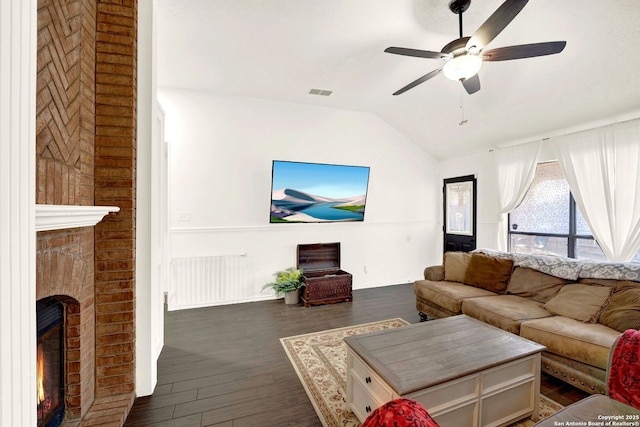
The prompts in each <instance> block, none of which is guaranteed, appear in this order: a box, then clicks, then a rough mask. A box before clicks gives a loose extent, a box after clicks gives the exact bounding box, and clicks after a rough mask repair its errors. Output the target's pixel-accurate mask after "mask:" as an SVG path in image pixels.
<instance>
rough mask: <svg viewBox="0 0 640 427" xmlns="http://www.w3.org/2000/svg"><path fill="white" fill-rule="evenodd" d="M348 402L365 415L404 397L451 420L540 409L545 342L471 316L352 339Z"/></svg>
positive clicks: (469, 423) (477, 420)
mask: <svg viewBox="0 0 640 427" xmlns="http://www.w3.org/2000/svg"><path fill="white" fill-rule="evenodd" d="M344 341H345V342H346V343H347V402H348V404H349V406H350V407H351V410H352V411H353V412H354V413H355V415H356V416H357V417H358V419H359V420H360V421H364V419H365V418H366V417H367V416H368V415H369V414H370V413H371V412H372V411H373V410H375V409H376V408H377V407H379V406H381V405H383V404H384V403H386V402H388V401H390V400H393V399H396V398H398V397H406V398H410V399H414V400H417V401H418V402H420V403H421V404H422V405H424V407H425V408H426V409H427V411H429V413H430V414H431V416H433V417H434V418H435V420H436V421H437V422H438V423H439V424H440V425H442V426H443V427H447V426H465V427H480V426H483V427H484V426H504V425H508V424H510V423H512V422H515V421H517V420H519V419H522V418H526V417H529V416H531V415H534V414H537V412H538V404H539V394H540V353H541V352H542V351H544V350H545V349H546V348H545V347H544V346H542V345H539V344H536V343H534V342H532V341H529V340H526V339H524V338H520V337H518V336H517V335H514V334H511V333H509V332H506V331H503V330H501V329H499V328H495V327H493V326H490V325H487V324H486V323H483V322H480V321H479V320H475V319H473V318H471V317H468V316H466V315H460V316H453V317H447V318H444V319H438V320H432V321H429V322H425V323H419V324H415V325H408V326H403V327H400V328H393V329H388V330H384V331H379V332H372V333H369V334H363V335H356V336H353V337H348V338H345V339H344Z"/></svg>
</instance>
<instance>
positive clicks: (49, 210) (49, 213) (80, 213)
mask: <svg viewBox="0 0 640 427" xmlns="http://www.w3.org/2000/svg"><path fill="white" fill-rule="evenodd" d="M118 211H120V208H119V207H118V206H77V205H39V204H37V205H36V231H46V230H60V229H63V228H75V227H92V226H94V225H96V224H97V223H99V222H100V221H102V218H104V217H105V216H106V215H108V214H109V213H111V212H118Z"/></svg>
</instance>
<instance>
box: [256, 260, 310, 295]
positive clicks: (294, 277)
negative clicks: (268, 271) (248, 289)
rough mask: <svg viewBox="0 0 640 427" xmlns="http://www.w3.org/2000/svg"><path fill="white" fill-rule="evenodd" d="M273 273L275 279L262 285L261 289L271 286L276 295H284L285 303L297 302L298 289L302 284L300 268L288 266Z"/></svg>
mask: <svg viewBox="0 0 640 427" xmlns="http://www.w3.org/2000/svg"><path fill="white" fill-rule="evenodd" d="M273 275H274V276H275V278H276V280H275V281H273V282H271V283H267V284H266V285H264V286H263V287H262V290H265V289H268V288H271V289H273V290H274V291H275V293H276V295H278V296H279V295H284V302H285V304H297V303H298V298H299V295H298V292H299V289H300V288H301V287H302V286H304V282H303V281H302V269H299V268H293V267H289V268H287V269H286V270H282V271H278V272H276V273H274V274H273Z"/></svg>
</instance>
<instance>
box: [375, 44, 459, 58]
mask: <svg viewBox="0 0 640 427" xmlns="http://www.w3.org/2000/svg"><path fill="white" fill-rule="evenodd" d="M384 51H385V52H387V53H394V54H396V55H404V56H415V57H418V58H432V59H440V58H446V57H448V56H450V55H448V54H446V53H442V52H432V51H430V50H420V49H409V48H406V47H388V48H386V49H385V50H384Z"/></svg>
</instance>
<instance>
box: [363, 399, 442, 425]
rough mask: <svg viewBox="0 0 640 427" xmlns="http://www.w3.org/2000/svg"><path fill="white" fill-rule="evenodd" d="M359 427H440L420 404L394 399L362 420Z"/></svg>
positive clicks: (413, 401)
mask: <svg viewBox="0 0 640 427" xmlns="http://www.w3.org/2000/svg"><path fill="white" fill-rule="evenodd" d="M361 427H440V426H439V425H438V423H437V422H435V420H434V419H433V418H431V415H429V413H428V412H427V410H426V409H424V406H422V405H421V404H420V403H418V402H416V401H415V400H411V399H403V398H400V399H395V400H392V401H390V402H387V403H385V404H384V405H382V406H381V407H379V408H378V409H376V410H375V411H373V412H372V413H371V415H369V416H368V417H367V419H366V420H364V423H362V426H361Z"/></svg>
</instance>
